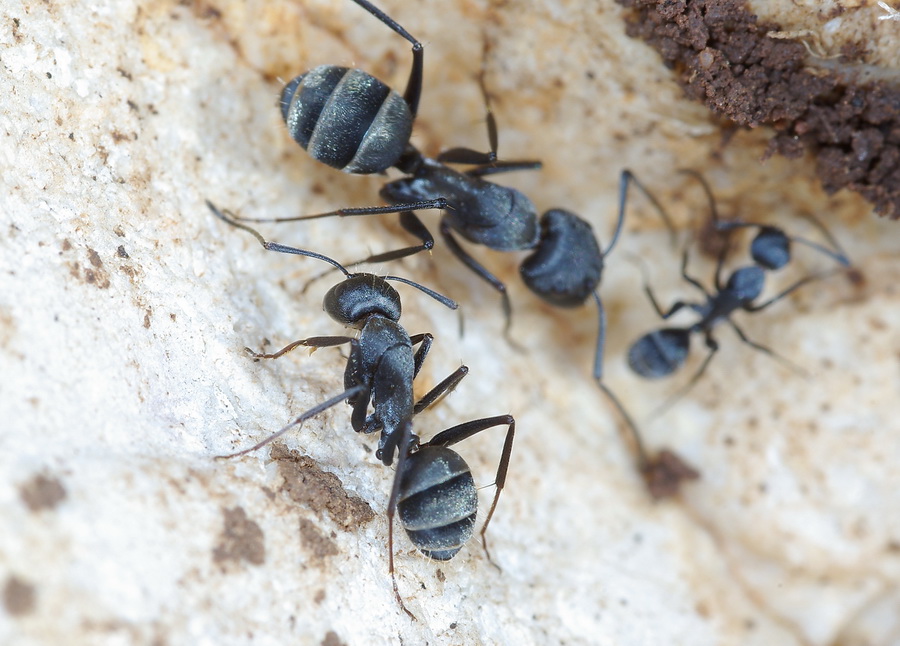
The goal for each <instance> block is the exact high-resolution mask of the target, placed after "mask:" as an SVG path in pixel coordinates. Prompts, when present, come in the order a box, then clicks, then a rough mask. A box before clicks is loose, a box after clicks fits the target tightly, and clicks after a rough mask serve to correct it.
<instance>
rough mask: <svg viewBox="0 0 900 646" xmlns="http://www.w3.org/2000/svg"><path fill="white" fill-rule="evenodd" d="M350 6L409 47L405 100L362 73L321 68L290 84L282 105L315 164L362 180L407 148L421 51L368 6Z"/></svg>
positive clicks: (418, 87)
mask: <svg viewBox="0 0 900 646" xmlns="http://www.w3.org/2000/svg"><path fill="white" fill-rule="evenodd" d="M353 2H355V3H356V4H358V5H359V6H360V7H362V8H363V9H365V10H366V11H368V12H369V13H370V14H372V15H373V16H375V17H376V18H377V19H378V20H380V21H381V22H383V23H384V24H385V25H387V26H388V27H390V28H391V29H393V30H394V31H395V32H396V33H398V34H399V35H401V36H403V38H405V39H406V40H408V41H409V42H410V43H412V46H413V47H412V52H413V66H412V70H411V72H410V75H409V81H408V82H407V85H406V91H405V92H404V94H403V96H400V94H398V93H397V92H395V91H394V90H392V89H391V88H389V87H388V86H387V85H385V84H384V83H382V82H381V81H379V80H378V79H377V78H375V77H374V76H372V75H370V74H368V73H366V72H363V71H362V70H357V69H350V68H347V67H339V66H336V65H321V66H319V67H316V68H315V69H312V70H310V71H309V72H306V73H305V74H301V75H300V76H298V77H296V78H295V79H293V80H292V81H290V82H289V83H288V84H287V85H286V86H285V87H284V90H282V92H281V101H280V104H281V115H282V117H283V118H284V122H285V124H286V125H287V129H288V132H289V133H290V135H291V137H292V138H293V139H294V141H296V142H297V143H298V144H300V145H301V146H302V147H303V149H304V150H306V151H307V152H309V154H310V156H311V157H312V158H313V159H317V160H319V161H320V162H322V163H323V164H327V165H329V166H331V167H332V168H337V169H339V170H342V171H344V172H345V173H354V174H362V175H365V174H371V173H380V172H383V171H385V170H387V169H388V168H390V167H391V166H393V165H394V164H395V163H396V162H397V160H398V159H399V158H400V155H401V154H403V151H404V149H405V148H406V144H407V143H408V142H409V137H410V135H411V134H412V126H413V121H414V120H415V118H416V111H417V110H418V106H419V99H420V97H421V93H422V68H423V58H424V48H423V47H422V44H421V43H420V42H419V41H417V40H416V39H415V38H413V37H412V36H411V35H410V34H409V32H407V31H406V30H405V29H404V28H403V27H401V26H400V25H399V24H398V23H397V22H396V21H395V20H393V19H392V18H391V17H390V16H388V15H387V14H385V13H384V12H383V11H381V10H380V9H378V8H377V7H376V6H374V5H373V4H371V3H370V2H368V0H353Z"/></svg>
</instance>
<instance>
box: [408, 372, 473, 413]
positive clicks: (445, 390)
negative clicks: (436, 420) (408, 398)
mask: <svg viewBox="0 0 900 646" xmlns="http://www.w3.org/2000/svg"><path fill="white" fill-rule="evenodd" d="M467 374H469V367H468V366H460V367H459V368H457V369H456V370H454V371H453V372H452V373H451V374H450V375H449V376H448V377H447V378H446V379H444V380H443V381H442V382H441V383H439V384H438V385H437V386H435V387H434V388H432V389H431V390H429V391H428V392H427V393H425V396H424V397H422V399H420V400H419V401H417V402H416V405H415V406H414V407H413V415H418V414H419V413H421V412H422V411H423V410H425V409H426V408H428V407H429V406H431V405H432V404H434V403H435V402H436V401H437V400H438V399H441V398H442V397H444V396H446V395H448V394H449V393H451V392H452V391H453V389H454V388H456V386H458V385H459V382H461V381H462V380H463V377H465V376H466V375H467Z"/></svg>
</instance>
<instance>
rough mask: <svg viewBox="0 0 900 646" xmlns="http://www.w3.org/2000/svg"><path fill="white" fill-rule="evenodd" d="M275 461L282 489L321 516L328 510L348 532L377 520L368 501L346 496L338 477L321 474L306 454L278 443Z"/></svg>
mask: <svg viewBox="0 0 900 646" xmlns="http://www.w3.org/2000/svg"><path fill="white" fill-rule="evenodd" d="M272 459H273V460H276V461H277V462H278V469H279V471H280V472H281V475H282V477H283V478H284V484H282V485H281V489H280V490H281V491H282V492H284V493H286V494H287V495H288V496H290V498H291V500H293V501H294V502H296V503H298V504H300V505H302V506H304V507H306V508H308V509H311V510H313V511H314V512H316V513H317V514H318V515H319V516H320V517H321V515H322V512H323V511H327V512H328V515H329V516H331V518H332V520H334V522H336V523H337V524H338V525H340V526H341V527H342V528H343V529H344V530H345V531H349V530H351V529H354V528H356V527H358V526H360V525H364V524H365V523H368V522H370V521H371V520H372V519H374V518H375V513H374V512H373V511H372V508H371V507H369V504H368V503H367V502H366V501H365V500H363V499H362V498H358V497H356V496H353V495H351V494H349V493H347V491H346V490H345V489H344V486H343V484H341V481H340V480H339V479H338V477H337V476H336V475H334V474H332V473H328V472H326V471H322V469H320V468H319V465H317V464H316V463H315V461H313V460H311V459H310V458H308V457H306V456H305V455H301V454H300V453H298V452H296V451H290V450H289V449H287V448H286V447H285V446H284V445H281V444H276V445H275V446H273V447H272Z"/></svg>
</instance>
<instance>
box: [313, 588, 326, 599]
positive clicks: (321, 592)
mask: <svg viewBox="0 0 900 646" xmlns="http://www.w3.org/2000/svg"><path fill="white" fill-rule="evenodd" d="M313 601H315V602H316V603H322V602H323V601H325V590H323V589H321V588H320V589H319V590H317V591H316V596H314V597H313Z"/></svg>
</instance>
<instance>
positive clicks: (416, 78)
mask: <svg viewBox="0 0 900 646" xmlns="http://www.w3.org/2000/svg"><path fill="white" fill-rule="evenodd" d="M353 2H355V3H356V4H358V5H359V6H360V7H362V8H363V9H365V10H366V11H368V12H369V13H370V14H372V15H373V16H375V17H376V18H378V20H380V21H381V22H383V23H384V24H385V25H387V26H388V27H390V28H391V29H393V30H394V31H395V32H397V33H398V34H399V35H401V36H403V37H404V38H405V39H406V40H408V41H409V42H410V43H412V54H413V65H412V70H411V71H410V73H409V80H408V81H407V82H406V91H405V92H404V93H403V99H404V101H406V104H407V105H408V106H409V111H410V112H411V113H412V116H413V119H415V118H416V113H417V112H418V110H419V99H420V98H421V96H422V70H423V67H424V59H425V48H424V47H423V46H422V43H420V42H419V41H418V40H416V39H415V38H413V37H412V35H411V34H410V33H409V32H408V31H406V30H405V29H404V28H403V27H401V26H400V23H398V22H397V21H396V20H394V19H393V18H391V17H390V16H389V15H387V14H386V13H384V12H383V11H382V10H381V9H379V8H378V7H376V6H375V5H373V4H372V3H370V2H368V0H353Z"/></svg>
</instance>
